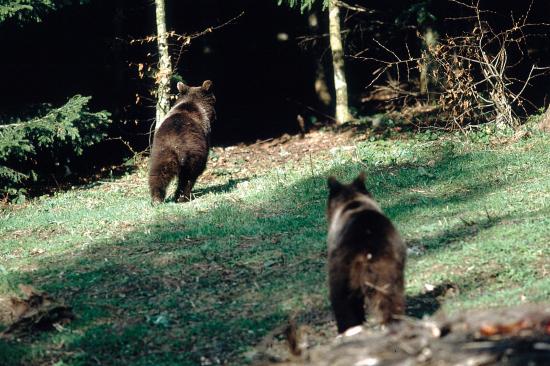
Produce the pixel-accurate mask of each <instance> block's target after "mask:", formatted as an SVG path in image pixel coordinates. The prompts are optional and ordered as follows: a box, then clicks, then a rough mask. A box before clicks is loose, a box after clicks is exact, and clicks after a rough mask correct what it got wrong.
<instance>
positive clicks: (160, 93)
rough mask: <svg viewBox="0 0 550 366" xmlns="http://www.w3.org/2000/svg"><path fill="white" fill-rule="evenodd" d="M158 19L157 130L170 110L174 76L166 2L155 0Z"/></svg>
mask: <svg viewBox="0 0 550 366" xmlns="http://www.w3.org/2000/svg"><path fill="white" fill-rule="evenodd" d="M155 7H156V17H157V44H158V49H159V69H158V72H157V76H156V82H157V84H158V88H157V108H156V112H157V113H156V123H155V130H156V129H158V128H159V127H160V125H161V123H162V120H163V119H164V116H166V114H167V113H168V110H169V109H170V77H171V76H172V63H171V62H170V54H169V53H168V37H167V34H166V14H165V7H164V0H155Z"/></svg>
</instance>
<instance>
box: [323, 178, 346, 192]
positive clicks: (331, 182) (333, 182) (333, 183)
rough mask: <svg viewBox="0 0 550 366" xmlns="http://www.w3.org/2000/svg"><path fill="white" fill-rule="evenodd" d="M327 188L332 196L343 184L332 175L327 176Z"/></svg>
mask: <svg viewBox="0 0 550 366" xmlns="http://www.w3.org/2000/svg"><path fill="white" fill-rule="evenodd" d="M327 183H328V188H329V192H330V195H331V196H334V195H335V194H338V193H339V192H340V191H341V190H342V189H343V188H344V185H343V184H342V183H340V182H338V180H337V179H336V178H334V177H332V176H331V177H328V179H327Z"/></svg>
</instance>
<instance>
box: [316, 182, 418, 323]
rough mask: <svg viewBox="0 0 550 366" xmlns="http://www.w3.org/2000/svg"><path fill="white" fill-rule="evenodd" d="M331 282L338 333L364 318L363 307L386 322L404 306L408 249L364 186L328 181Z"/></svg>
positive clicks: (359, 183) (331, 299) (330, 288)
mask: <svg viewBox="0 0 550 366" xmlns="http://www.w3.org/2000/svg"><path fill="white" fill-rule="evenodd" d="M328 186H329V191H330V192H329V198H328V206H327V217H328V223H329V230H328V280H329V290H330V302H331V306H332V310H333V312H334V316H335V318H336V325H337V327H338V333H343V332H345V331H346V330H347V329H349V328H351V327H354V326H357V325H361V324H363V322H364V321H365V305H366V306H367V307H368V308H369V310H371V311H373V312H374V313H376V314H377V315H378V316H379V317H380V320H381V322H382V324H386V323H389V322H392V321H394V320H396V318H395V317H394V316H395V315H401V314H403V313H404V310H405V297H404V274H403V272H404V269H405V259H406V253H407V252H406V247H405V244H404V243H403V241H402V240H401V237H400V236H399V233H398V232H397V230H396V229H395V227H394V226H393V224H392V223H391V221H390V220H389V219H388V218H387V217H386V216H385V215H384V214H383V213H382V210H381V209H380V207H379V206H378V204H377V203H376V202H375V201H374V199H373V198H372V196H371V195H370V193H369V192H368V191H367V188H366V187H365V176H364V174H363V173H361V174H360V175H359V176H358V177H357V178H356V179H355V180H354V181H353V182H352V183H351V184H348V185H344V184H342V183H340V182H338V181H337V180H336V179H335V178H334V177H330V178H329V179H328Z"/></svg>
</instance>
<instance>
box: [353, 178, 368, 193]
mask: <svg viewBox="0 0 550 366" xmlns="http://www.w3.org/2000/svg"><path fill="white" fill-rule="evenodd" d="M352 184H353V187H354V188H355V189H357V190H358V191H359V192H363V193H366V194H369V195H370V193H369V191H368V190H367V187H366V186H365V172H361V173H359V175H358V176H357V178H355V180H354V181H353V183H352Z"/></svg>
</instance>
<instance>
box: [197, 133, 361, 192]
mask: <svg viewBox="0 0 550 366" xmlns="http://www.w3.org/2000/svg"><path fill="white" fill-rule="evenodd" d="M365 138H366V135H356V134H354V131H353V130H347V131H345V132H335V131H332V130H317V131H312V132H309V133H307V134H305V135H303V137H302V136H300V135H292V136H291V135H288V134H285V135H283V136H281V137H278V138H272V139H268V140H262V141H257V142H255V143H253V144H239V145H235V146H228V147H214V148H212V150H211V153H210V161H209V162H208V166H207V168H206V171H205V172H204V174H203V175H202V176H201V177H200V178H199V180H200V181H202V182H219V181H221V180H223V178H224V177H225V176H230V182H233V184H234V185H236V184H238V183H240V182H242V181H244V180H246V179H248V178H250V177H252V176H254V175H256V174H258V173H260V172H265V171H268V170H270V169H273V167H277V166H281V165H285V164H288V163H297V162H300V161H304V160H305V161H307V159H308V157H309V156H311V157H312V159H313V157H315V159H318V158H319V157H320V156H329V154H330V152H331V150H332V151H334V149H335V148H343V149H346V147H347V148H348V149H353V146H347V145H350V144H353V143H354V142H355V141H360V140H363V139H365Z"/></svg>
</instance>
